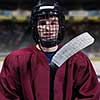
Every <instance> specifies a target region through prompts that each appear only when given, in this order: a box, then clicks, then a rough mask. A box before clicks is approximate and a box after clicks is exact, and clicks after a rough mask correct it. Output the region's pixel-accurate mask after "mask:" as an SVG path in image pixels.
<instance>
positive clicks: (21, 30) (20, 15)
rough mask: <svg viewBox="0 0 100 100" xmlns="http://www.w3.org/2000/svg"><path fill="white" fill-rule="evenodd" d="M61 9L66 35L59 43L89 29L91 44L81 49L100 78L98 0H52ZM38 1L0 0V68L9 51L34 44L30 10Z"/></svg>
mask: <svg viewBox="0 0 100 100" xmlns="http://www.w3.org/2000/svg"><path fill="white" fill-rule="evenodd" d="M56 1H58V2H59V4H60V5H61V6H62V8H63V9H64V13H65V18H66V35H65V38H64V41H63V42H62V43H66V42H67V41H69V40H70V39H72V38H73V37H75V36H77V35H79V34H81V33H83V32H86V31H87V32H89V33H90V34H91V35H92V36H93V37H94V38H95V43H94V44H93V45H91V46H89V47H87V48H86V49H84V50H83V51H84V52H85V53H86V54H87V55H88V57H89V58H90V59H91V62H92V63H93V65H94V69H95V70H96V74H97V75H98V80H100V1H99V0H56ZM37 2H38V0H0V62H1V63H0V64H1V65H0V67H1V66H2V63H3V60H4V58H5V56H6V55H7V54H9V53H10V52H12V51H14V50H17V49H21V48H24V47H28V46H31V45H34V44H35V43H34V41H33V39H32V33H31V31H30V29H29V20H30V15H31V9H32V8H33V6H34V5H36V3H37Z"/></svg>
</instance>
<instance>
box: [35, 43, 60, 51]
mask: <svg viewBox="0 0 100 100" xmlns="http://www.w3.org/2000/svg"><path fill="white" fill-rule="evenodd" d="M36 47H37V48H38V49H39V50H41V51H42V52H55V51H56V50H57V49H58V45H54V46H52V47H44V46H42V45H41V43H38V44H37V45H36Z"/></svg>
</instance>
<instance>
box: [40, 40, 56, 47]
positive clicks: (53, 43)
mask: <svg viewBox="0 0 100 100" xmlns="http://www.w3.org/2000/svg"><path fill="white" fill-rule="evenodd" d="M39 43H40V44H41V45H42V46H43V47H46V48H51V47H54V46H56V45H58V40H57V39H50V40H47V41H43V40H40V42H39Z"/></svg>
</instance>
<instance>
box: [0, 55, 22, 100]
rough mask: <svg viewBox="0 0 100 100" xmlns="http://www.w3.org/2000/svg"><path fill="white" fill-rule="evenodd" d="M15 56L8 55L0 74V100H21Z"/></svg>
mask: <svg viewBox="0 0 100 100" xmlns="http://www.w3.org/2000/svg"><path fill="white" fill-rule="evenodd" d="M19 83H20V80H19V78H18V60H17V56H13V55H8V56H7V57H6V58H5V60H4V63H3V66H2V70H1V73H0V100H21V96H20V95H22V94H21V91H20V84H19Z"/></svg>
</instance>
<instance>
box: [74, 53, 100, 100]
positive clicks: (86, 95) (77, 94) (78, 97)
mask: <svg viewBox="0 0 100 100" xmlns="http://www.w3.org/2000/svg"><path fill="white" fill-rule="evenodd" d="M82 56H83V57H82V58H83V59H81V58H80V60H79V61H78V62H77V63H76V66H78V70H77V76H76V77H77V78H76V85H75V87H74V90H73V94H74V95H73V99H72V100H100V84H99V83H98V79H97V75H96V73H95V70H94V68H93V65H92V63H91V61H90V60H89V59H88V58H87V57H86V56H84V55H82Z"/></svg>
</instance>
